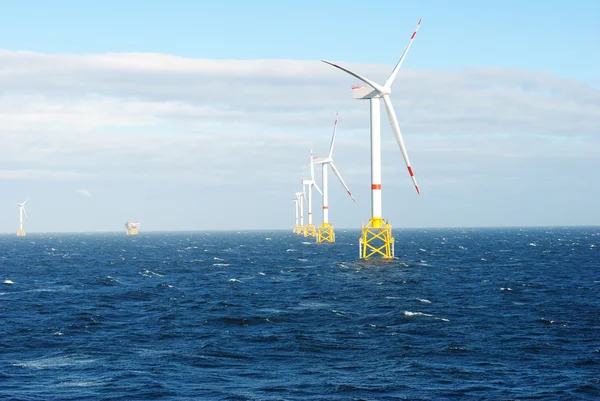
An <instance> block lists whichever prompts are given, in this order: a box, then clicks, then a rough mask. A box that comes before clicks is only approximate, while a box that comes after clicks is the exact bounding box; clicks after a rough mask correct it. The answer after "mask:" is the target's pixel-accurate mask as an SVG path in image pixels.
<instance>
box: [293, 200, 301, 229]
mask: <svg viewBox="0 0 600 401" xmlns="http://www.w3.org/2000/svg"><path fill="white" fill-rule="evenodd" d="M292 202H294V210H295V211H296V221H295V223H294V231H293V233H294V234H297V233H298V230H299V227H300V226H299V225H298V217H299V214H298V198H297V197H296V198H294V199H292Z"/></svg>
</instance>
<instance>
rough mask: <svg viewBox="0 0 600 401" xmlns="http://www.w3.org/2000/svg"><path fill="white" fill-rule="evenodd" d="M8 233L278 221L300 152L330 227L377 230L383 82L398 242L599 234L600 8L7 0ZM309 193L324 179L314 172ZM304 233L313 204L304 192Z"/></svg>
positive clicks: (386, 190)
mask: <svg viewBox="0 0 600 401" xmlns="http://www.w3.org/2000/svg"><path fill="white" fill-rule="evenodd" d="M0 9H1V10H2V13H0V232H3V233H13V232H16V230H17V228H18V218H19V213H18V206H17V205H16V202H22V201H23V200H25V199H27V198H29V200H28V202H27V204H26V209H27V213H28V219H26V220H25V222H24V225H25V230H26V231H27V232H30V233H33V232H87V231H119V230H123V229H124V227H123V225H124V223H125V221H140V222H141V227H140V230H141V232H144V231H163V230H251V229H256V230H261V229H264V230H272V229H290V230H291V229H292V227H293V224H294V204H293V202H292V197H293V193H294V192H296V191H300V190H301V188H302V186H301V184H300V180H301V178H302V177H305V178H309V175H310V172H309V169H307V168H306V164H307V163H308V162H309V160H310V159H309V157H310V149H313V150H314V153H315V155H317V156H324V155H326V153H327V152H328V148H329V143H330V140H331V133H332V129H333V121H334V118H335V113H336V111H338V112H339V124H338V130H337V138H336V145H335V150H334V160H335V163H336V165H337V167H338V168H339V170H340V171H341V173H342V175H343V177H344V180H345V181H346V183H347V184H348V186H349V187H350V189H351V190H352V192H353V194H354V196H355V198H356V203H354V202H353V201H352V200H351V199H350V197H348V195H347V194H346V193H345V191H344V190H343V188H342V186H341V184H340V183H339V182H338V181H337V180H336V179H335V177H333V176H332V175H331V174H330V180H329V181H330V187H329V192H330V222H331V223H332V224H333V225H334V226H335V227H338V228H348V229H353V228H356V229H357V228H360V226H361V225H362V224H364V223H366V222H367V221H368V220H369V218H370V186H371V183H370V150H369V104H368V103H369V102H367V101H365V100H355V99H353V98H352V91H351V89H350V86H351V85H354V84H357V83H358V82H357V80H356V79H355V78H353V77H351V76H349V75H347V74H345V73H343V72H342V71H339V70H337V69H334V68H333V67H331V66H328V65H326V64H324V63H322V62H321V61H320V60H322V59H326V60H332V61H335V62H337V63H340V64H342V65H344V66H347V67H349V68H351V69H353V70H355V71H357V72H359V73H361V74H363V75H365V76H367V77H369V78H371V79H373V80H375V81H376V82H380V83H383V82H385V80H386V79H387V76H388V75H389V74H390V72H391V70H392V69H393V66H394V65H395V64H396V62H397V61H398V58H399V57H400V54H401V53H402V51H403V49H404V47H405V46H406V44H407V42H408V39H409V38H410V35H411V34H412V32H413V30H414V28H415V26H416V23H417V21H418V20H419V18H423V22H422V24H421V27H420V29H419V32H418V35H417V36H416V38H415V40H414V43H413V46H412V47H411V49H410V52H409V53H408V55H407V57H406V60H405V62H404V64H403V66H402V69H401V70H400V72H399V74H398V77H397V79H396V81H395V82H394V85H393V87H392V90H393V92H392V95H391V99H392V101H393V103H394V106H395V110H396V113H397V115H398V119H399V124H400V128H401V130H402V134H403V137H404V141H405V143H406V146H407V149H408V153H409V155H410V158H411V162H412V166H413V169H414V171H415V175H416V178H417V180H418V182H419V187H420V189H421V195H420V196H419V195H417V194H416V192H415V191H414V188H413V186H412V184H411V181H410V177H409V176H408V173H407V172H406V168H405V165H404V161H403V159H402V155H401V153H400V151H399V148H398V145H397V143H396V141H395V139H394V136H393V134H392V132H391V129H390V127H389V123H388V121H387V118H386V117H385V109H382V121H381V125H382V144H383V146H382V148H383V151H382V161H383V217H384V218H386V219H388V220H389V221H390V223H391V224H392V225H393V226H394V230H399V229H402V228H403V227H407V228H416V227H419V228H429V227H495V226H499V227H505V226H553V225H558V226H564V225H599V224H600V208H599V207H598V199H600V180H598V179H597V176H598V172H599V171H600V2H597V1H595V0H590V1H586V0H581V1H577V2H574V1H534V0H532V1H527V2H523V1H487V2H481V1H452V2H450V1H441V0H440V1H419V2H398V1H379V2H369V1H349V0H347V1H337V0H331V1H327V0H321V1H312V0H308V1H303V2H293V3H292V2H284V1H260V0H259V1H252V2H247V1H220V2H208V1H185V0H178V1H159V0H155V1H150V0H146V1H137V0H127V1H122V0H121V1H112V0H105V1H102V2H94V3H92V2H81V1H64V0H63V1H61V0H55V1H52V2H47V1H42V0H39V1H26V0H23V1H19V2H14V1H0ZM316 172H317V178H316V179H317V183H318V184H320V181H321V178H320V168H317V169H316ZM313 209H314V223H315V224H316V225H318V224H320V222H321V213H320V210H321V200H320V198H319V197H317V196H315V199H314V200H313Z"/></svg>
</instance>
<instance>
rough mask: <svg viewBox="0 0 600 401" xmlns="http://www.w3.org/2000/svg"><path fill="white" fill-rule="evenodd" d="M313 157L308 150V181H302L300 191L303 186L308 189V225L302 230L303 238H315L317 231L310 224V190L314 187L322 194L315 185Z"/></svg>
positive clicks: (311, 152)
mask: <svg viewBox="0 0 600 401" xmlns="http://www.w3.org/2000/svg"><path fill="white" fill-rule="evenodd" d="M314 159H315V157H314V156H313V151H312V149H311V150H310V179H305V178H303V179H302V190H304V186H305V185H306V186H307V187H308V224H307V225H306V228H305V230H304V236H305V237H316V236H317V230H316V229H315V226H314V224H313V222H312V217H313V216H312V189H313V187H315V188H316V189H317V191H319V193H320V194H323V192H321V189H320V188H319V186H318V185H317V182H316V181H315V160H314Z"/></svg>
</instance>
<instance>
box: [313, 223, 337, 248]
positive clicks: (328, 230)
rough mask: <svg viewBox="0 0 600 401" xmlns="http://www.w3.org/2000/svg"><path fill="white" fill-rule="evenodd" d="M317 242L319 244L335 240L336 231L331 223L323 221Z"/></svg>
mask: <svg viewBox="0 0 600 401" xmlns="http://www.w3.org/2000/svg"><path fill="white" fill-rule="evenodd" d="M317 242H318V243H319V244H320V243H321V242H335V232H334V231H333V226H332V225H331V224H329V223H323V224H321V225H320V226H319V231H318V232H317Z"/></svg>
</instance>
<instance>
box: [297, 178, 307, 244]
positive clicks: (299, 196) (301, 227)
mask: <svg viewBox="0 0 600 401" xmlns="http://www.w3.org/2000/svg"><path fill="white" fill-rule="evenodd" d="M302 191H303V192H295V193H294V195H295V196H296V200H297V201H298V202H297V203H296V210H298V207H299V208H300V225H299V226H298V228H297V230H295V232H296V234H304V229H305V227H304V202H302V201H303V200H306V196H305V193H304V188H302Z"/></svg>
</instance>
